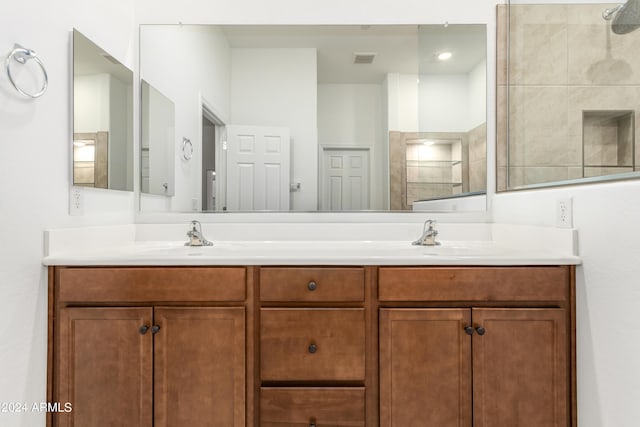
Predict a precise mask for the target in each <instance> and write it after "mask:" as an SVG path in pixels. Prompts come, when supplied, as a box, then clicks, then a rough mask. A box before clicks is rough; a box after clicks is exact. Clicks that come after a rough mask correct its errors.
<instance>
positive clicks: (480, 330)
mask: <svg viewBox="0 0 640 427" xmlns="http://www.w3.org/2000/svg"><path fill="white" fill-rule="evenodd" d="M476 332H478V335H481V336H482V335H484V333H485V332H486V330H485V329H484V328H483V327H482V326H478V327H477V328H476Z"/></svg>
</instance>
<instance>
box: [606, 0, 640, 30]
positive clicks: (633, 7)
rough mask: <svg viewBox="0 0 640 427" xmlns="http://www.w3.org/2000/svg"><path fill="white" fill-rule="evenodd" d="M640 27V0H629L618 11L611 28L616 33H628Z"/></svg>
mask: <svg viewBox="0 0 640 427" xmlns="http://www.w3.org/2000/svg"><path fill="white" fill-rule="evenodd" d="M638 28H640V0H627V2H626V3H625V4H624V5H622V7H620V9H618V10H617V11H616V16H615V18H613V23H612V24H611V30H612V31H613V32H614V33H616V34H627V33H630V32H632V31H633V30H636V29H638Z"/></svg>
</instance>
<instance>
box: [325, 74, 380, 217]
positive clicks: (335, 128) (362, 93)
mask: <svg viewBox="0 0 640 427" xmlns="http://www.w3.org/2000/svg"><path fill="white" fill-rule="evenodd" d="M385 111H386V108H385ZM382 120H383V108H382V86H381V85H379V84H319V85H318V144H320V145H321V146H322V145H325V146H340V145H348V146H350V147H369V152H370V157H371V159H370V161H371V167H370V168H369V171H370V178H371V179H370V189H371V193H370V198H369V200H370V203H371V205H370V206H369V209H376V210H380V209H385V207H386V204H385V203H384V200H385V194H384V191H383V189H384V187H383V180H382V176H383V174H384V173H388V172H386V169H385V168H384V166H385V164H384V163H383V160H384V159H387V158H388V155H386V156H385V152H387V151H388V149H387V146H386V144H385V139H384V134H383V128H382ZM387 168H388V166H387Z"/></svg>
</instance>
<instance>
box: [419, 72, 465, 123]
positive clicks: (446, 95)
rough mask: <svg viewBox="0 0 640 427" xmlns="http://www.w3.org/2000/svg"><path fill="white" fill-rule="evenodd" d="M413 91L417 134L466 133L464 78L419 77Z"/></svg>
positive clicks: (462, 76)
mask: <svg viewBox="0 0 640 427" xmlns="http://www.w3.org/2000/svg"><path fill="white" fill-rule="evenodd" d="M417 91H418V99H419V102H418V107H417V108H418V115H419V128H420V131H421V132H466V131H468V130H469V129H470V128H469V107H470V106H469V85H468V78H467V75H466V74H429V75H428V74H425V75H421V76H420V84H419V85H418V87H417Z"/></svg>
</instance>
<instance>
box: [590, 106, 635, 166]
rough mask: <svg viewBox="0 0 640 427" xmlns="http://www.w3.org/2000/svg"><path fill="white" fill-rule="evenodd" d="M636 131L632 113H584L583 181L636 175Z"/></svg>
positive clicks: (629, 111)
mask: <svg viewBox="0 0 640 427" xmlns="http://www.w3.org/2000/svg"><path fill="white" fill-rule="evenodd" d="M634 129H635V117H634V112H633V111H632V110H608V111H604V110H596V111H583V112H582V148H583V149H582V152H583V163H582V164H583V177H585V178H590V177H597V176H605V175H611V174H619V173H627V172H633V171H634V170H635V144H634V142H635V130H634Z"/></svg>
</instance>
